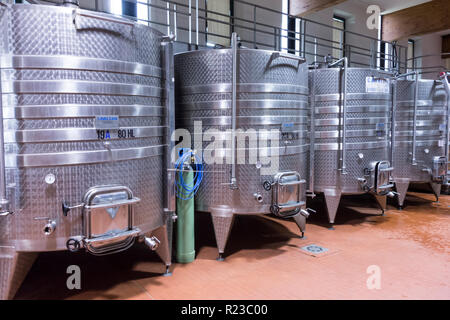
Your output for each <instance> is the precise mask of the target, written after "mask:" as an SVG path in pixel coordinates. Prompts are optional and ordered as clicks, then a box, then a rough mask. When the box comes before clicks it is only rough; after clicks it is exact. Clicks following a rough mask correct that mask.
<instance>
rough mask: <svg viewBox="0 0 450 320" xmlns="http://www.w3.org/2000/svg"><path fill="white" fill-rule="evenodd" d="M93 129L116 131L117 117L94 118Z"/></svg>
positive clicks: (117, 125)
mask: <svg viewBox="0 0 450 320" xmlns="http://www.w3.org/2000/svg"><path fill="white" fill-rule="evenodd" d="M95 128H96V129H118V128H119V116H116V115H104V116H95Z"/></svg>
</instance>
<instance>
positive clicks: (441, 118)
mask: <svg viewBox="0 0 450 320" xmlns="http://www.w3.org/2000/svg"><path fill="white" fill-rule="evenodd" d="M396 86H397V105H396V119H395V122H396V125H395V135H396V143H395V146H394V153H393V154H394V160H393V166H394V171H393V178H394V180H395V181H398V180H400V179H408V180H409V181H410V182H427V183H430V182H431V179H432V176H431V174H430V173H429V172H427V171H426V170H427V169H432V168H433V157H435V156H445V151H444V150H445V127H444V126H445V124H446V122H445V117H446V113H447V111H446V94H445V90H444V87H443V86H442V84H441V83H440V82H439V81H434V80H419V92H418V99H417V118H416V130H417V131H416V132H417V140H416V148H417V149H416V162H417V164H416V165H413V164H412V144H413V115H414V95H415V89H414V88H415V81H414V80H397V81H396ZM439 141H441V143H440V144H439V143H438V142H439Z"/></svg>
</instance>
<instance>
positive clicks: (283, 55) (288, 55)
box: [272, 51, 306, 64]
mask: <svg viewBox="0 0 450 320" xmlns="http://www.w3.org/2000/svg"><path fill="white" fill-rule="evenodd" d="M277 58H286V59H291V60H296V61H298V62H299V63H300V64H301V63H305V62H306V59H305V58H303V57H300V56H296V55H294V54H291V53H284V52H279V51H275V52H273V53H272V59H277Z"/></svg>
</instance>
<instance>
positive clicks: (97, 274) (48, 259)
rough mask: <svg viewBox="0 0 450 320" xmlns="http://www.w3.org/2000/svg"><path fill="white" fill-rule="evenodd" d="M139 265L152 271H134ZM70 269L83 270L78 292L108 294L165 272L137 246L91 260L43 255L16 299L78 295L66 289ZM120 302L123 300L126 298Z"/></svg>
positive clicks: (89, 257) (84, 255)
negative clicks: (152, 264) (151, 264)
mask: <svg viewBox="0 0 450 320" xmlns="http://www.w3.org/2000/svg"><path fill="white" fill-rule="evenodd" d="M139 262H155V267H154V269H155V270H154V271H153V270H152V272H143V271H137V270H133V268H134V266H135V265H136V264H137V263H139ZM70 265H77V266H79V267H80V269H81V270H82V277H81V288H82V290H83V291H84V292H85V291H107V290H108V289H110V288H112V287H114V286H116V285H118V284H120V283H122V282H126V281H130V280H136V279H143V278H151V277H159V276H161V274H162V273H163V271H164V266H163V264H162V262H161V261H160V259H159V257H158V256H157V255H156V254H155V253H154V252H151V251H149V249H148V248H147V247H146V246H144V245H142V244H140V243H138V244H135V245H134V246H133V247H132V248H130V249H129V250H127V251H124V252H121V253H117V254H112V255H107V256H93V255H91V254H88V253H86V252H77V253H70V252H68V251H61V252H45V253H41V254H40V255H39V257H38V258H37V260H36V262H35V263H34V265H33V267H32V269H31V270H30V272H29V273H28V275H27V277H26V279H25V281H24V282H23V284H22V286H21V288H20V289H19V291H18V292H17V294H16V296H15V299H66V298H70V297H71V296H73V295H77V294H79V293H80V291H78V290H69V289H67V286H66V281H67V278H68V277H69V274H67V273H66V270H67V267H68V266H70ZM103 297H104V298H107V299H108V298H109V299H114V298H118V297H114V296H108V295H105V296H103ZM120 298H126V295H125V294H124V295H123V296H120Z"/></svg>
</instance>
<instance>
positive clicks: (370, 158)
mask: <svg viewBox="0 0 450 320" xmlns="http://www.w3.org/2000/svg"><path fill="white" fill-rule="evenodd" d="M340 63H343V64H344V66H343V68H340V67H339V68H337V67H335V66H337V65H339V64H340ZM390 77H391V75H390V74H386V73H383V72H380V71H377V70H373V69H362V68H347V61H346V59H345V58H344V59H342V60H340V61H338V62H335V63H334V64H332V65H331V67H320V68H316V69H312V70H310V71H309V86H310V103H311V108H312V110H314V112H313V119H312V121H313V123H314V126H313V130H314V132H313V134H314V137H315V139H314V142H313V143H314V146H315V153H314V155H313V157H314V159H313V160H312V161H313V163H314V168H313V169H314V180H313V183H312V186H311V189H312V190H314V191H315V192H317V193H322V194H323V195H324V197H325V202H326V206H327V209H328V218H329V222H330V223H332V224H333V223H334V222H335V216H336V212H337V209H338V206H339V202H340V198H341V196H342V195H345V194H363V193H371V194H373V195H374V196H375V199H376V200H377V202H378V204H379V205H380V207H381V208H382V210H383V211H384V208H385V206H386V195H387V194H389V195H391V196H392V193H390V190H391V188H392V187H393V185H392V184H391V182H390V174H391V172H392V167H391V165H390V161H389V156H390V154H389V150H390V146H389V130H390V124H391V118H390V111H391V88H390V80H389V78H390Z"/></svg>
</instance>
